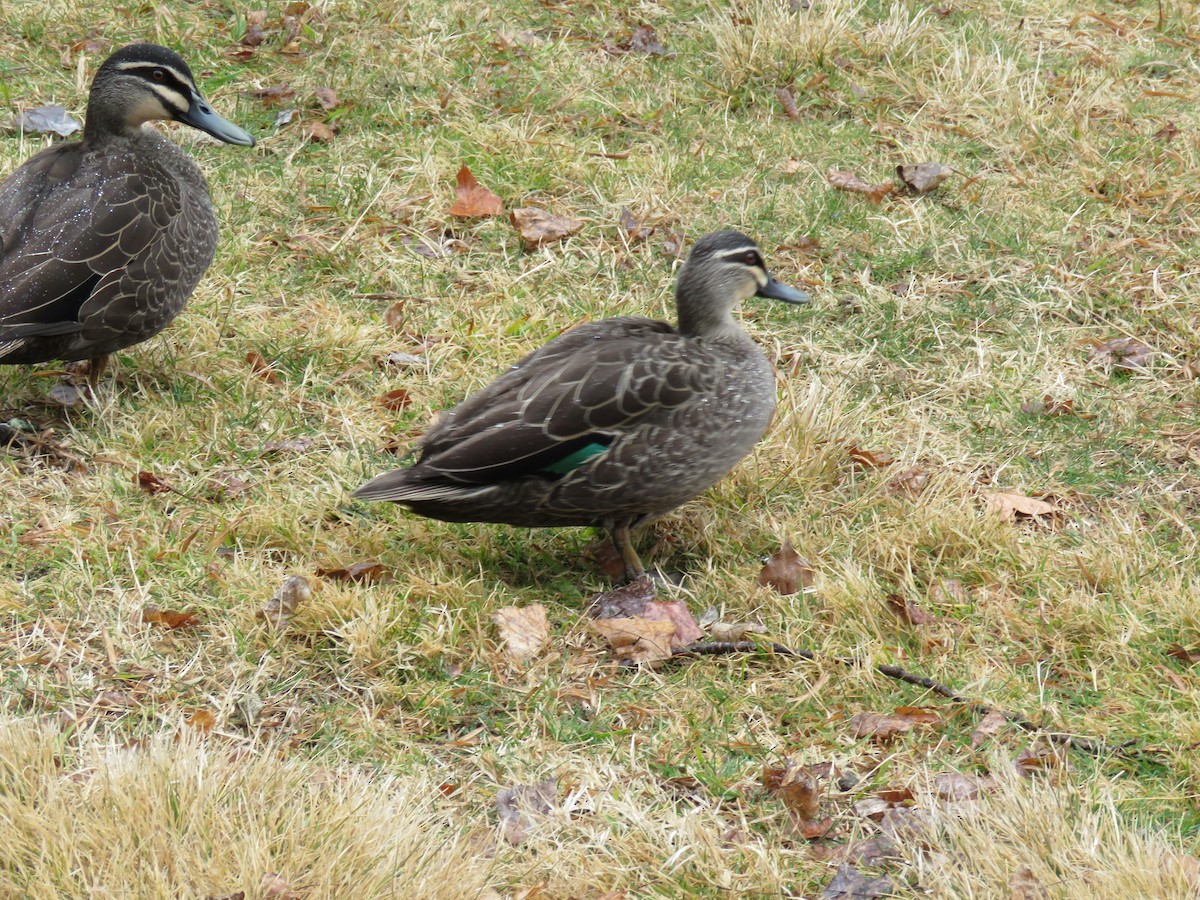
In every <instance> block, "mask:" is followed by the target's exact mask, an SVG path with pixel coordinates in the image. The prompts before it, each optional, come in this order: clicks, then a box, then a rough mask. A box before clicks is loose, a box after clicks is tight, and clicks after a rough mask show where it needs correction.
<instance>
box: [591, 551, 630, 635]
mask: <svg viewBox="0 0 1200 900" xmlns="http://www.w3.org/2000/svg"><path fill="white" fill-rule="evenodd" d="M583 558H584V559H586V560H587V561H588V562H590V563H592V564H593V565H594V566H596V567H597V568H599V569H600V571H602V572H603V573H604V574H605V575H607V576H608V577H609V578H612V579H614V580H615V579H618V578H622V577H624V575H625V561H624V560H623V559H621V553H620V551H619V550H617V548H616V547H614V546H613V542H612V541H610V540H607V539H605V538H599V539H597V540H594V541H591V542H590V543H589V544H588V545H587V546H586V547H584V548H583ZM590 614H591V613H589V615H590ZM599 618H603V616H600V617H599Z"/></svg>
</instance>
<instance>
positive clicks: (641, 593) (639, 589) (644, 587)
mask: <svg viewBox="0 0 1200 900" xmlns="http://www.w3.org/2000/svg"><path fill="white" fill-rule="evenodd" d="M609 546H612V545H611V544H609ZM624 571H625V566H624V564H622V566H621V573H622V574H623V573H624ZM654 594H655V589H654V581H653V580H652V579H651V578H650V576H649V575H643V576H642V577H641V578H636V579H634V580H633V581H630V582H628V583H626V584H622V585H620V586H619V587H615V588H612V589H611V590H607V591H601V592H600V593H599V594H596V596H594V597H592V599H591V600H590V601H589V602H588V607H587V614H588V615H589V616H591V617H592V618H593V619H628V618H632V617H634V616H641V615H642V614H644V613H645V612H646V606H647V605H648V604H649V603H650V601H651V600H653V599H654Z"/></svg>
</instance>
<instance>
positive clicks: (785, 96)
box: [775, 87, 800, 120]
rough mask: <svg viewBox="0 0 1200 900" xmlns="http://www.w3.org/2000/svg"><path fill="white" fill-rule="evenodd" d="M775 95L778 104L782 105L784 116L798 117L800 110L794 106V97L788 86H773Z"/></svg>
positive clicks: (793, 118)
mask: <svg viewBox="0 0 1200 900" xmlns="http://www.w3.org/2000/svg"><path fill="white" fill-rule="evenodd" d="M775 96H776V97H777V98H778V100H779V105H780V106H782V107H783V114H784V115H785V116H787V117H788V118H789V119H792V120H795V119H799V118H800V110H798V109H797V108H796V98H795V97H793V96H792V92H791V90H790V89H789V88H786V87H780V88H775Z"/></svg>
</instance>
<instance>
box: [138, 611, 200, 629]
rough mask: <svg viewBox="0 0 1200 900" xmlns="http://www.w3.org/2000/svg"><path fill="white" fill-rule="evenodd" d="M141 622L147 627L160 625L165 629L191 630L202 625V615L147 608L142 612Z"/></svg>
mask: <svg viewBox="0 0 1200 900" xmlns="http://www.w3.org/2000/svg"><path fill="white" fill-rule="evenodd" d="M141 620H142V622H144V623H145V624H147V625H160V626H162V627H163V628H172V629H174V628H191V627H193V626H194V625H198V624H200V613H198V612H176V611H175V610H171V609H159V608H158V607H157V606H147V607H145V608H144V609H143V610H142V614H141Z"/></svg>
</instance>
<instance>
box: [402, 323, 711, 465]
mask: <svg viewBox="0 0 1200 900" xmlns="http://www.w3.org/2000/svg"><path fill="white" fill-rule="evenodd" d="M692 340H693V339H685V338H682V337H681V336H680V335H679V334H678V332H676V330H675V329H674V328H672V327H671V326H670V325H667V324H666V323H664V322H652V321H649V320H646V319H608V320H605V321H601V322H595V323H590V324H588V325H583V326H580V327H579V328H576V329H573V330H572V331H570V332H567V333H566V334H564V335H563V336H562V337H560V338H558V339H556V340H554V341H551V342H550V343H549V344H547V345H546V346H545V347H543V348H541V349H540V350H538V351H536V352H535V353H533V354H531V355H530V356H528V357H526V358H525V359H524V360H522V361H521V362H520V363H519V364H518V365H517V366H515V367H514V368H513V369H512V370H510V371H509V372H506V373H505V374H504V375H502V376H501V377H500V378H498V379H497V380H496V381H495V382H493V383H492V384H491V385H489V386H488V387H486V388H484V389H483V390H482V391H480V392H479V393H477V394H474V395H472V396H471V397H469V398H468V399H467V400H466V401H464V402H463V403H462V404H460V405H459V406H458V407H456V408H455V409H454V410H451V411H450V412H449V413H448V414H446V415H445V416H444V418H443V419H442V420H441V421H439V423H438V425H437V427H436V428H435V429H434V430H433V431H431V432H430V434H429V435H428V436H427V437H426V439H425V441H424V443H423V445H422V455H421V458H420V460H419V461H418V463H417V468H418V469H422V470H424V471H425V473H426V474H427V475H433V474H435V473H436V475H437V476H439V477H441V478H445V479H449V480H451V481H456V482H460V483H468V484H485V483H491V482H495V481H498V480H504V479H510V478H516V477H520V476H522V475H530V474H535V473H540V474H545V475H548V476H555V475H563V474H566V472H568V471H570V469H571V468H574V467H575V466H577V465H582V464H583V463H584V462H586V461H587V459H589V458H590V457H591V456H593V455H595V454H597V453H600V452H603V450H604V449H605V448H606V447H607V446H608V445H609V444H611V443H612V442H613V441H614V440H615V439H617V438H618V437H619V436H620V435H621V434H622V433H624V432H626V431H628V430H630V429H633V428H635V427H637V426H638V424H639V423H640V422H642V421H644V419H645V417H647V416H648V415H650V414H652V413H653V412H654V411H656V410H663V409H671V408H675V407H679V406H682V405H685V404H688V403H693V402H696V401H697V400H699V399H700V398H702V397H703V396H706V395H708V394H710V393H711V392H712V391H713V390H714V388H715V386H716V385H715V381H716V379H717V378H719V374H718V373H716V372H714V371H712V370H711V369H710V368H708V367H704V366H697V365H696V364H695V362H694V360H693V359H692V357H693V356H694V354H693V353H689V345H690V343H691V341H692Z"/></svg>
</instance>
